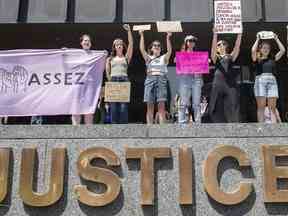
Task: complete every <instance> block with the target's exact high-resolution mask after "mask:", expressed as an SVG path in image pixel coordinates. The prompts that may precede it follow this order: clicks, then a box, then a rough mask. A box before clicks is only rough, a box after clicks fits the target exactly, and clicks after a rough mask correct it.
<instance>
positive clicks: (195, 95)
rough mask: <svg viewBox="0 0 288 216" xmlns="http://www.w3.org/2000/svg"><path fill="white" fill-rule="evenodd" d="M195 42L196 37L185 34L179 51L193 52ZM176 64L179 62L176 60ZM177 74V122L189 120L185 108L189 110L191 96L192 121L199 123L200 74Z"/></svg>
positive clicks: (183, 122) (201, 81)
mask: <svg viewBox="0 0 288 216" xmlns="http://www.w3.org/2000/svg"><path fill="white" fill-rule="evenodd" d="M196 42H197V38H196V37H194V36H193V35H188V36H186V37H185V39H184V44H183V45H182V49H181V51H182V52H193V51H194V48H195V45H196ZM176 59H177V57H176ZM207 62H208V59H207ZM176 64H179V62H178V61H177V60H176ZM178 76H179V95H180V106H179V110H178V122H179V123H180V124H185V123H188V122H189V115H187V110H189V107H190V106H191V97H192V109H193V114H194V121H195V122H196V123H201V113H200V100H201V89H202V86H203V79H202V74H197V73H195V74H192V73H189V74H179V75H178Z"/></svg>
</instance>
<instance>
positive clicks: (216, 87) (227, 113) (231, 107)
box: [209, 80, 239, 123]
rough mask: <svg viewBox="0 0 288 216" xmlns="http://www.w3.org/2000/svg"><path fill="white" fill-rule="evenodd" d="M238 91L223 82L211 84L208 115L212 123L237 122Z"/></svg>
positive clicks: (218, 81)
mask: <svg viewBox="0 0 288 216" xmlns="http://www.w3.org/2000/svg"><path fill="white" fill-rule="evenodd" d="M238 99H239V97H238V90H237V88H236V87H235V86H229V85H228V84H227V83H226V82H225V80H215V81H214V82H213V86H212V91H211V95H210V103H209V114H210V117H211V120H212V122H214V123H231V122H239V102H238Z"/></svg>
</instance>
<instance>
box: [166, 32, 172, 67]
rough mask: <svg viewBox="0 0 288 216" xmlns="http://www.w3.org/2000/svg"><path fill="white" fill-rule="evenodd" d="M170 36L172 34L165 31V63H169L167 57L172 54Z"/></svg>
mask: <svg viewBox="0 0 288 216" xmlns="http://www.w3.org/2000/svg"><path fill="white" fill-rule="evenodd" d="M171 36H172V33H171V32H167V36H166V43H167V52H166V53H165V62H166V64H168V63H169V59H170V57H171V54H172V44H171Z"/></svg>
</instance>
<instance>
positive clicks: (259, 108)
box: [256, 97, 266, 122]
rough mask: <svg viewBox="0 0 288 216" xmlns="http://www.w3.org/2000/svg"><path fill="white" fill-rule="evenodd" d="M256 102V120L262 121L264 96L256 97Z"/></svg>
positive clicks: (264, 104)
mask: <svg viewBox="0 0 288 216" xmlns="http://www.w3.org/2000/svg"><path fill="white" fill-rule="evenodd" d="M256 102H257V119H258V122H264V111H265V107H266V98H265V97H256Z"/></svg>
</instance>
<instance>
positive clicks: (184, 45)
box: [181, 39, 197, 51]
mask: <svg viewBox="0 0 288 216" xmlns="http://www.w3.org/2000/svg"><path fill="white" fill-rule="evenodd" d="M196 41H197V39H195V41H194V43H195V46H194V48H193V49H195V47H196ZM187 43H188V40H187V41H186V42H185V41H184V43H182V45H181V51H187V49H188V45H187Z"/></svg>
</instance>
